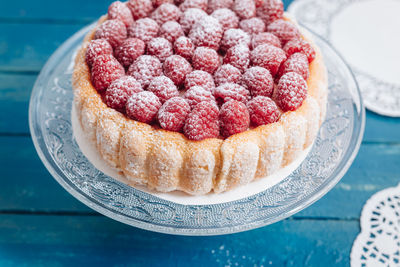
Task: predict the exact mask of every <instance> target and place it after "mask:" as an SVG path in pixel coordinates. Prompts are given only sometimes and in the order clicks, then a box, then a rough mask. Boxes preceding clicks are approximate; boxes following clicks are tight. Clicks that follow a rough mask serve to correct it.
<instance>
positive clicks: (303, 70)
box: [278, 53, 310, 81]
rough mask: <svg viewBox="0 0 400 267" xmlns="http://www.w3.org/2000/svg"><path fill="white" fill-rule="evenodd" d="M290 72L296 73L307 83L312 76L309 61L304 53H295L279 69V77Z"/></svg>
mask: <svg viewBox="0 0 400 267" xmlns="http://www.w3.org/2000/svg"><path fill="white" fill-rule="evenodd" d="M288 72H296V73H298V74H300V75H301V76H302V77H303V79H304V80H306V81H307V79H308V76H309V75H310V71H309V67H308V60H307V57H306V56H305V55H304V54H303V53H294V54H293V55H291V56H290V57H289V58H288V59H287V60H286V61H285V62H284V63H283V64H282V65H281V67H280V68H279V73H278V77H281V76H282V75H283V74H285V73H288Z"/></svg>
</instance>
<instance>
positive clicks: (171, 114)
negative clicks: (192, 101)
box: [157, 97, 190, 132]
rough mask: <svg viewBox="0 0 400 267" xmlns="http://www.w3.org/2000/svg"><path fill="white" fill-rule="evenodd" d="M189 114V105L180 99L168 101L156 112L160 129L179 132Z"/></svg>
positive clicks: (174, 98) (175, 98)
mask: <svg viewBox="0 0 400 267" xmlns="http://www.w3.org/2000/svg"><path fill="white" fill-rule="evenodd" d="M189 112H190V106H189V104H188V103H187V102H186V101H185V99H183V98H182V97H173V98H171V99H168V101H167V102H165V103H164V105H162V107H161V108H160V110H159V111H158V115H157V117H158V122H159V123H160V126H161V128H163V129H165V130H169V131H174V132H180V131H181V130H182V128H183V125H185V120H186V117H187V115H188V114H189Z"/></svg>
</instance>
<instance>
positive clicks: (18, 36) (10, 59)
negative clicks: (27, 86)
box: [0, 1, 84, 72]
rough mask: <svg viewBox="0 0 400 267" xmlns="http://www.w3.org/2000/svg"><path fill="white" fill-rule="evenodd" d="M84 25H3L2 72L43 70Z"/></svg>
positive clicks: (0, 47) (0, 53)
mask: <svg viewBox="0 0 400 267" xmlns="http://www.w3.org/2000/svg"><path fill="white" fill-rule="evenodd" d="M33 2H34V1H33ZM83 26H84V25H83V24H78V25H49V24H0V36H1V37H2V40H1V42H0V70H6V71H37V72H38V71H40V69H41V68H42V66H43V65H44V63H45V62H46V61H47V59H48V58H49V57H50V55H51V54H52V53H53V52H54V51H55V50H56V49H57V48H58V47H59V46H60V45H61V44H62V43H63V42H64V41H65V40H66V39H68V37H70V36H71V35H72V34H74V33H75V32H77V31H78V30H79V29H80V28H82V27H83Z"/></svg>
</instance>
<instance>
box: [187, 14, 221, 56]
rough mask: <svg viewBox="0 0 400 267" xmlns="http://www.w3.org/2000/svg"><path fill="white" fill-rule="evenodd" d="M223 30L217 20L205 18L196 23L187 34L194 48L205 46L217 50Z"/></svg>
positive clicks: (209, 17)
mask: <svg viewBox="0 0 400 267" xmlns="http://www.w3.org/2000/svg"><path fill="white" fill-rule="evenodd" d="M222 34H223V30H222V25H221V24H220V23H219V22H218V20H217V19H215V18H213V17H211V16H206V17H203V18H202V19H201V20H199V21H198V22H196V23H195V24H194V25H193V27H192V29H191V30H190V32H189V38H190V39H192V41H193V43H194V45H195V46H205V47H209V48H211V49H214V50H218V48H219V43H220V42H221V38H222Z"/></svg>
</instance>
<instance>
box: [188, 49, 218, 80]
mask: <svg viewBox="0 0 400 267" xmlns="http://www.w3.org/2000/svg"><path fill="white" fill-rule="evenodd" d="M192 62H193V67H194V68H195V69H197V70H204V71H207V72H209V73H211V74H213V73H214V72H215V71H216V70H217V68H218V67H219V65H220V61H219V56H218V53H217V52H216V51H215V50H213V49H211V48H207V47H197V48H196V50H194V54H193V58H192Z"/></svg>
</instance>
